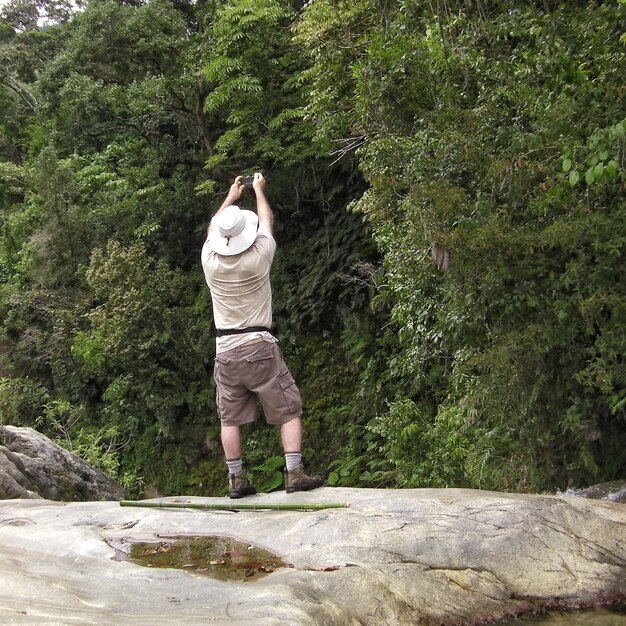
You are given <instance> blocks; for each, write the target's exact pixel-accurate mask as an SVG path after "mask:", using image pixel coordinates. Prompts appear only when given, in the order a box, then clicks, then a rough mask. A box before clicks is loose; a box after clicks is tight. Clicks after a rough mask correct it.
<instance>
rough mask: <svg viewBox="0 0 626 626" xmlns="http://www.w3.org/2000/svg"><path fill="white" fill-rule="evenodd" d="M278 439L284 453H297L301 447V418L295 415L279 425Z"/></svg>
mask: <svg viewBox="0 0 626 626" xmlns="http://www.w3.org/2000/svg"><path fill="white" fill-rule="evenodd" d="M280 440H281V442H282V444H283V450H284V451H285V454H290V453H299V452H300V450H301V448H302V420H301V419H300V418H299V417H296V418H294V419H292V420H289V421H288V422H285V423H284V424H283V425H282V426H281V427H280Z"/></svg>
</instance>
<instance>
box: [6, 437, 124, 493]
mask: <svg viewBox="0 0 626 626" xmlns="http://www.w3.org/2000/svg"><path fill="white" fill-rule="evenodd" d="M123 497H124V490H123V488H122V487H121V486H120V485H119V484H118V483H117V482H116V481H114V480H113V479H112V478H110V477H108V476H107V475H106V474H104V472H101V471H100V470H97V469H95V468H93V467H91V466H90V465H89V464H88V463H87V462H85V461H83V460H82V459H81V458H79V457H77V456H76V455H74V454H72V453H71V452H68V451H67V450H64V449H63V448H61V447H60V446H58V445H57V444H55V443H53V442H52V441H50V439H48V438H47V437H45V436H44V435H42V434H41V433H39V432H37V431H36V430H33V429H32V428H19V427H17V426H0V500H5V499H12V498H30V499H32V498H45V499H47V500H57V501H66V502H74V501H81V502H82V501H87V500H120V499H122V498H123Z"/></svg>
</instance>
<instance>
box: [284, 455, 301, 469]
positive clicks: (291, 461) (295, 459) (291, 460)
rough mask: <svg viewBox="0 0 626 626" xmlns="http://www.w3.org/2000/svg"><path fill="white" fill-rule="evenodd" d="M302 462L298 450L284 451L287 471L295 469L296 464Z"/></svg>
mask: <svg viewBox="0 0 626 626" xmlns="http://www.w3.org/2000/svg"><path fill="white" fill-rule="evenodd" d="M301 463H302V455H301V454H300V453H299V452H286V453H285V465H286V466H287V471H288V472H290V471H291V470H294V469H296V467H298V465H300V464H301Z"/></svg>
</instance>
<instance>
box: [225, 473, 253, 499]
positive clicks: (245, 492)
mask: <svg viewBox="0 0 626 626" xmlns="http://www.w3.org/2000/svg"><path fill="white" fill-rule="evenodd" d="M228 487H229V491H228V495H229V496H230V497H231V498H232V499H233V500H236V499H237V498H243V497H244V496H253V495H254V494H255V493H256V487H254V486H253V485H251V484H250V483H249V482H248V478H247V476H246V470H242V471H241V472H239V474H229V475H228Z"/></svg>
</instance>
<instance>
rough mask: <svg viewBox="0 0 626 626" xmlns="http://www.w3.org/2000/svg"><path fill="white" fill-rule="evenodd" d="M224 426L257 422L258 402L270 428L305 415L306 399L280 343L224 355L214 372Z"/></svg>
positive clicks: (254, 345)
mask: <svg viewBox="0 0 626 626" xmlns="http://www.w3.org/2000/svg"><path fill="white" fill-rule="evenodd" d="M213 376H214V377H215V383H216V385H217V411H218V414H219V416H220V420H221V422H222V425H224V426H239V425H241V424H248V423H250V422H254V421H255V420H256V418H257V414H258V412H257V398H258V399H259V400H260V401H261V404H262V405H263V413H264V414H265V419H266V420H267V422H268V424H276V425H280V424H284V423H286V422H289V421H290V420H292V419H294V418H296V417H300V415H302V398H301V397H300V391H299V390H298V387H297V386H296V383H295V381H294V379H293V376H292V375H291V373H290V372H289V370H288V369H287V365H286V364H285V361H284V359H283V355H282V353H281V351H280V348H279V347H278V344H276V343H269V342H266V341H260V342H258V343H249V344H245V345H243V346H238V347H237V348H233V349H232V350H227V351H226V352H221V353H219V354H218V355H217V356H216V357H215V367H214V370H213Z"/></svg>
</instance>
